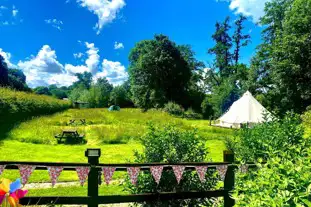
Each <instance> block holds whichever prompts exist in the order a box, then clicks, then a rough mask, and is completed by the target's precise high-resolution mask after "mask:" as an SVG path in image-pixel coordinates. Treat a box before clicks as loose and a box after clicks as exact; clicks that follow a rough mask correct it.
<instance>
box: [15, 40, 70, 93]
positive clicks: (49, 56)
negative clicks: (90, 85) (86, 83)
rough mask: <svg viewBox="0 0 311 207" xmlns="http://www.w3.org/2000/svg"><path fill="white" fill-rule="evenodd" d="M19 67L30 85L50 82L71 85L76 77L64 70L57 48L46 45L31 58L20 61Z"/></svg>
mask: <svg viewBox="0 0 311 207" xmlns="http://www.w3.org/2000/svg"><path fill="white" fill-rule="evenodd" d="M17 65H18V67H19V68H21V69H22V70H23V72H24V73H25V75H26V81H27V84H28V85H29V86H30V87H36V86H40V85H41V86H42V85H43V86H45V85H49V84H57V85H70V84H72V83H73V82H74V81H76V77H75V76H73V75H70V74H69V73H68V72H67V71H65V70H64V66H63V65H62V64H61V63H60V62H59V61H58V60H57V56H56V52H55V50H52V49H51V47H50V46H49V45H44V46H43V47H42V48H41V50H40V51H39V52H38V54H37V55H36V56H34V57H32V58H30V60H26V61H19V62H18V64H17Z"/></svg>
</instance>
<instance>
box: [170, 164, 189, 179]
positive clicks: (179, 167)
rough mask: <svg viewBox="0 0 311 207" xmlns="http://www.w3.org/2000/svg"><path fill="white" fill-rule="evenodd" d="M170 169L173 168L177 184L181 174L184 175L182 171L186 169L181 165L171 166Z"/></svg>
mask: <svg viewBox="0 0 311 207" xmlns="http://www.w3.org/2000/svg"><path fill="white" fill-rule="evenodd" d="M172 168H173V171H174V174H175V177H176V180H177V183H178V184H179V182H180V180H181V178H182V174H183V173H184V170H185V168H186V167H185V166H182V165H175V166H172Z"/></svg>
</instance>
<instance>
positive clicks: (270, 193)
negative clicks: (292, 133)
mask: <svg viewBox="0 0 311 207" xmlns="http://www.w3.org/2000/svg"><path fill="white" fill-rule="evenodd" d="M307 142H310V140H305V141H303V142H302V143H299V144H295V145H293V146H292V147H290V148H288V149H287V150H277V149H276V150H272V151H269V152H267V153H268V154H269V159H268V160H267V163H266V164H260V163H259V164H257V169H256V170H250V171H249V172H248V173H247V174H238V175H237V178H236V185H235V191H234V193H233V195H232V196H233V198H234V199H235V200H236V206H250V207H261V206H267V207H268V206H301V207H302V206H311V202H310V190H311V153H310V145H309V144H307Z"/></svg>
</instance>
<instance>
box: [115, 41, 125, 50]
mask: <svg viewBox="0 0 311 207" xmlns="http://www.w3.org/2000/svg"><path fill="white" fill-rule="evenodd" d="M123 48H124V45H123V43H122V42H114V49H115V50H118V49H123Z"/></svg>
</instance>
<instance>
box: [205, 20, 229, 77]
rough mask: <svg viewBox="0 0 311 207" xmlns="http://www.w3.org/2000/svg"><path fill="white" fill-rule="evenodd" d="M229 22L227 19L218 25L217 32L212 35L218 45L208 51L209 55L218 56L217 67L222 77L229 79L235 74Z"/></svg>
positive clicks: (216, 59)
mask: <svg viewBox="0 0 311 207" xmlns="http://www.w3.org/2000/svg"><path fill="white" fill-rule="evenodd" d="M229 21H230V18H229V17H226V19H225V21H224V22H222V23H219V22H217V23H216V25H215V27H216V31H215V33H214V34H213V35H212V38H213V40H214V41H215V42H216V44H215V46H214V47H212V48H211V49H209V50H208V53H209V54H214V55H215V56H216V58H215V67H216V68H218V70H219V74H220V76H221V77H228V76H229V75H230V74H232V73H233V71H232V68H231V62H232V54H231V52H230V49H231V48H232V39H231V37H230V35H229V30H230V28H231V26H230V24H229Z"/></svg>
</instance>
